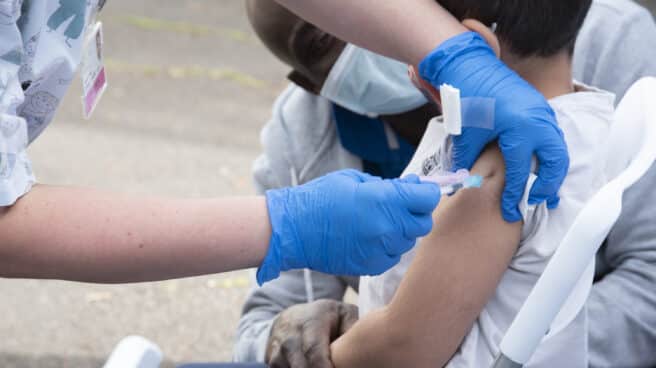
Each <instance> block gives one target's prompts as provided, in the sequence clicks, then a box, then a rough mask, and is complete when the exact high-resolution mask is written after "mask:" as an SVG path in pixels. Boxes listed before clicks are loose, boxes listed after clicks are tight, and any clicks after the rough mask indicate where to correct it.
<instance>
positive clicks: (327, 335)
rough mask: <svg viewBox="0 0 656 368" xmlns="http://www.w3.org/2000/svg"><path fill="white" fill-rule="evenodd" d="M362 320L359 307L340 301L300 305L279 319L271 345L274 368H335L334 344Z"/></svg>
mask: <svg viewBox="0 0 656 368" xmlns="http://www.w3.org/2000/svg"><path fill="white" fill-rule="evenodd" d="M357 320H358V307H357V306H355V305H353V304H347V303H344V302H341V301H337V300H327V299H326V300H318V301H316V302H313V303H308V304H297V305H294V306H292V307H289V308H287V309H285V310H284V311H283V312H282V313H280V315H279V316H278V317H276V320H275V322H274V323H273V326H272V327H271V334H270V335H269V341H268V342H267V350H266V363H267V364H269V366H270V367H271V368H279V367H294V368H333V363H332V362H331V360H330V343H331V342H333V341H334V340H335V339H337V338H338V337H340V336H342V335H343V334H344V333H346V331H348V330H349V329H350V328H351V327H352V326H353V325H354V324H355V322H357Z"/></svg>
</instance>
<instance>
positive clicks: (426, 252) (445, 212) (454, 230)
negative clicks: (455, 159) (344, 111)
mask: <svg viewBox="0 0 656 368" xmlns="http://www.w3.org/2000/svg"><path fill="white" fill-rule="evenodd" d="M472 173H473V174H478V175H481V176H483V178H484V182H483V186H482V187H481V188H480V189H467V190H462V191H460V192H459V193H457V194H455V195H454V196H452V197H444V198H443V199H442V202H441V203H440V205H439V206H438V208H437V210H436V211H435V213H434V215H433V219H434V228H433V231H432V232H431V233H430V234H429V235H428V236H427V237H426V238H424V239H423V240H422V241H421V243H420V245H419V248H418V250H417V254H416V256H415V258H414V260H413V262H412V264H411V266H410V268H409V270H408V272H407V273H406V275H405V277H404V278H403V280H402V282H401V284H400V286H399V289H398V290H397V292H396V294H395V296H394V298H393V299H392V302H391V303H390V304H389V305H388V306H387V307H386V308H385V309H384V310H383V311H382V312H380V313H375V314H372V315H368V316H367V317H365V318H364V319H363V321H360V322H358V324H356V326H355V327H354V328H353V330H352V331H349V332H348V333H347V334H346V335H345V336H343V337H342V338H340V339H339V340H338V341H337V343H336V344H335V345H334V348H333V354H335V356H334V358H335V360H336V366H337V367H338V368H341V367H343V366H358V365H357V364H353V365H350V364H342V365H340V363H343V362H349V361H350V362H357V363H358V364H359V366H362V365H363V364H362V363H363V362H367V363H371V364H372V366H373V365H374V364H375V365H376V366H390V367H398V366H402V365H409V366H413V367H423V366H433V367H434V366H441V365H444V364H446V363H447V362H448V360H449V359H450V357H451V356H452V355H453V354H454V353H455V352H456V350H457V348H458V346H459V345H460V343H461V341H462V339H463V338H464V336H465V335H466V333H467V332H468V331H469V329H470V328H471V325H472V323H473V322H474V321H475V319H476V317H477V316H478V314H479V313H480V311H481V310H482V309H483V307H484V305H485V303H486V302H487V300H488V299H489V297H490V296H491V295H492V293H493V292H494V290H495V289H496V286H497V284H498V282H499V280H500V278H501V276H502V275H503V273H504V271H505V270H506V269H507V267H508V264H509V263H510V259H511V258H512V256H513V254H514V253H515V251H516V249H517V246H518V244H519V238H520V232H521V223H514V224H509V223H507V222H505V221H504V220H503V218H502V215H501V193H502V192H503V186H504V183H505V180H504V174H505V170H504V163H503V158H502V156H501V153H500V152H499V150H498V148H496V147H490V148H488V149H486V151H485V152H484V153H483V154H482V155H481V157H480V158H479V160H478V161H477V163H476V164H475V166H474V167H473V169H472ZM367 319H370V320H369V321H367ZM374 321H375V322H374ZM363 322H364V323H363ZM358 325H360V328H359V326H358ZM377 325H381V326H377ZM367 329H368V330H369V332H367V331H366V330H367ZM349 334H351V336H357V337H358V340H360V341H361V339H362V338H367V337H368V336H374V335H378V334H384V335H385V339H386V340H385V341H386V343H385V344H383V346H384V345H387V346H388V347H389V349H385V350H388V351H390V353H387V352H386V351H380V350H383V349H382V348H381V347H380V346H381V345H377V346H378V347H377V348H376V349H377V350H378V351H376V352H367V348H363V347H362V344H358V348H357V349H359V350H361V352H360V353H355V352H353V351H350V352H349V354H346V355H345V356H346V357H348V358H349V359H344V360H340V359H341V357H340V356H339V355H340V350H344V348H345V345H346V346H348V340H349V339H348V335H349ZM377 338H378V339H380V337H379V336H377ZM372 341H373V340H372ZM351 343H355V340H351ZM340 345H341V346H340ZM373 345H374V344H372V346H373ZM347 349H348V348H347ZM372 349H373V348H372ZM358 355H360V357H362V356H367V360H357V359H352V358H354V357H356V356H358ZM373 357H375V362H374V361H371V360H369V359H373ZM401 364H402V365H401Z"/></svg>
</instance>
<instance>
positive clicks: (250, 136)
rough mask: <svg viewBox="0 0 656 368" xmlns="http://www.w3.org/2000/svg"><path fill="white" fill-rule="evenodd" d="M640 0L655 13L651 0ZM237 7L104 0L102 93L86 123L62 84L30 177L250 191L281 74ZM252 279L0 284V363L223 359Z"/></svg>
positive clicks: (134, 189) (223, 2)
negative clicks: (134, 357) (130, 357)
mask: <svg viewBox="0 0 656 368" xmlns="http://www.w3.org/2000/svg"><path fill="white" fill-rule="evenodd" d="M640 2H641V3H643V4H645V5H648V6H650V7H651V9H652V10H656V0H643V1H640ZM243 6H244V4H243V2H242V1H235V0H212V1H209V0H186V1H182V0H140V1H129V0H110V1H108V5H107V6H106V8H105V10H104V11H103V14H102V17H101V18H102V20H103V22H104V25H105V43H106V47H105V55H106V58H107V69H108V78H109V84H110V87H109V89H108V90H107V92H106V94H105V96H104V98H103V100H102V101H101V103H100V105H99V107H98V109H97V110H96V112H95V114H94V116H93V118H92V120H91V121H84V120H83V119H82V118H81V114H82V113H81V102H80V94H81V92H80V86H79V83H74V85H73V88H71V90H70V92H69V94H68V97H67V99H66V100H65V101H64V102H63V104H62V107H61V109H60V111H59V113H58V116H57V118H56V120H55V122H54V123H53V124H52V125H51V127H50V128H49V129H48V130H47V131H46V133H45V134H43V135H42V136H41V137H40V138H39V139H38V140H37V141H36V142H35V143H34V144H33V145H32V146H31V148H30V151H31V152H30V154H31V157H32V160H33V161H34V164H35V170H36V173H37V175H38V179H39V180H40V181H41V182H45V183H50V184H62V185H63V184H75V185H83V186H93V187H99V188H105V189H111V190H119V191H123V192H131V193H143V194H151V195H171V196H193V197H200V196H203V197H207V196H218V195H235V194H252V192H253V190H252V186H251V179H250V167H251V162H252V160H253V159H254V158H255V157H256V156H257V155H258V153H259V151H260V147H259V142H258V135H259V130H260V128H261V127H262V125H263V124H264V123H265V122H266V120H267V118H268V116H269V112H270V109H271V105H272V103H273V101H274V99H275V97H276V95H277V93H279V92H280V91H281V90H282V88H283V87H284V85H285V79H284V77H285V75H286V73H287V68H285V67H283V66H282V64H281V63H279V62H278V61H277V60H276V59H274V58H273V57H272V56H271V55H270V54H269V53H268V52H267V51H266V50H265V49H264V48H263V47H262V46H261V45H260V44H259V42H258V41H257V39H256V38H255V36H254V34H253V33H252V32H251V30H250V28H249V26H248V23H247V20H246V18H245V14H244V10H243ZM250 281H251V272H250V271H242V272H235V273H230V274H224V275H216V276H209V277H201V278H193V279H185V280H178V281H166V282H159V283H146V284H138V285H128V286H98V285H87V284H77V283H68V282H60V281H29V280H2V279H0V290H2V293H3V294H2V299H1V300H2V302H0V316H2V319H0V336H1V337H2V343H1V344H0V367H2V368H18V367H20V368H33V367H38V368H55V367H57V368H59V367H100V366H102V364H103V362H104V360H105V359H106V358H107V356H108V355H109V353H110V352H111V350H112V348H113V347H114V345H115V344H116V343H117V342H118V341H119V340H120V339H121V338H123V337H124V336H126V335H129V334H139V335H143V336H145V337H147V338H149V339H151V340H152V341H154V342H156V343H157V344H159V345H160V347H162V349H163V350H164V353H165V355H166V357H167V358H168V361H167V364H166V366H167V367H170V366H173V365H174V364H175V363H177V362H185V361H221V360H223V361H227V360H229V359H230V357H231V349H232V336H233V332H234V330H235V328H236V325H237V321H238V317H239V313H240V307H241V304H242V302H243V300H244V298H245V296H246V293H247V291H248V288H249V286H250Z"/></svg>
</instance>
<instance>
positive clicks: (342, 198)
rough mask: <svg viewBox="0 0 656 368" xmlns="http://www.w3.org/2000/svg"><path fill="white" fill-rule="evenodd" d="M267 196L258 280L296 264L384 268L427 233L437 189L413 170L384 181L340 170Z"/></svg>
mask: <svg viewBox="0 0 656 368" xmlns="http://www.w3.org/2000/svg"><path fill="white" fill-rule="evenodd" d="M266 199H267V206H268V210H269V220H270V221H271V227H272V234H271V242H270V245H269V250H268V252H267V255H266V257H265V259H264V261H263V262H262V264H261V265H260V268H259V269H258V270H257V280H258V282H259V283H260V284H262V283H263V282H266V281H269V280H272V279H274V278H276V277H278V275H279V273H280V272H281V271H286V270H291V269H298V268H310V269H312V270H315V271H319V272H323V273H328V274H333V275H353V276H357V275H377V274H381V273H383V272H385V271H386V270H387V269H389V268H390V267H392V266H394V265H395V264H397V263H398V261H399V259H400V257H401V255H402V254H403V253H405V252H407V251H408V250H410V249H411V248H412V247H413V246H414V244H415V241H416V239H417V238H418V237H421V236H423V235H426V234H428V233H429V232H430V230H431V228H432V225H433V221H432V217H431V214H432V212H433V210H434V209H435V207H436V206H437V204H438V203H439V201H440V190H439V187H438V186H437V185H435V184H430V183H421V182H420V181H419V178H418V177H417V176H416V175H410V176H408V177H406V178H403V179H394V180H382V179H380V178H377V177H373V176H371V175H367V174H363V173H361V172H358V171H355V170H343V171H337V172H335V173H332V174H328V175H326V176H324V177H322V178H319V179H316V180H314V181H311V182H309V183H307V184H304V185H302V186H298V187H294V188H284V189H276V190H270V191H267V193H266Z"/></svg>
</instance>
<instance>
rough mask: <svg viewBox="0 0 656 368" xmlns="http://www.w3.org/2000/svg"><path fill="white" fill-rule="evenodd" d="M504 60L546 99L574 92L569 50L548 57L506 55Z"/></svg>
mask: <svg viewBox="0 0 656 368" xmlns="http://www.w3.org/2000/svg"><path fill="white" fill-rule="evenodd" d="M503 61H504V62H505V63H506V64H507V65H508V66H509V67H510V68H512V69H513V70H514V71H516V72H517V73H518V74H519V75H520V76H521V77H522V78H524V79H525V80H526V81H527V82H529V83H530V84H531V85H532V86H533V87H535V88H536V89H537V90H538V91H540V93H542V95H544V97H545V98H546V99H551V98H554V97H558V96H561V95H565V94H568V93H572V92H574V85H573V84H572V60H571V56H570V55H569V54H568V53H567V52H561V53H559V54H558V55H555V56H551V57H548V58H543V57H530V58H518V57H514V56H508V57H504V58H503Z"/></svg>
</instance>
